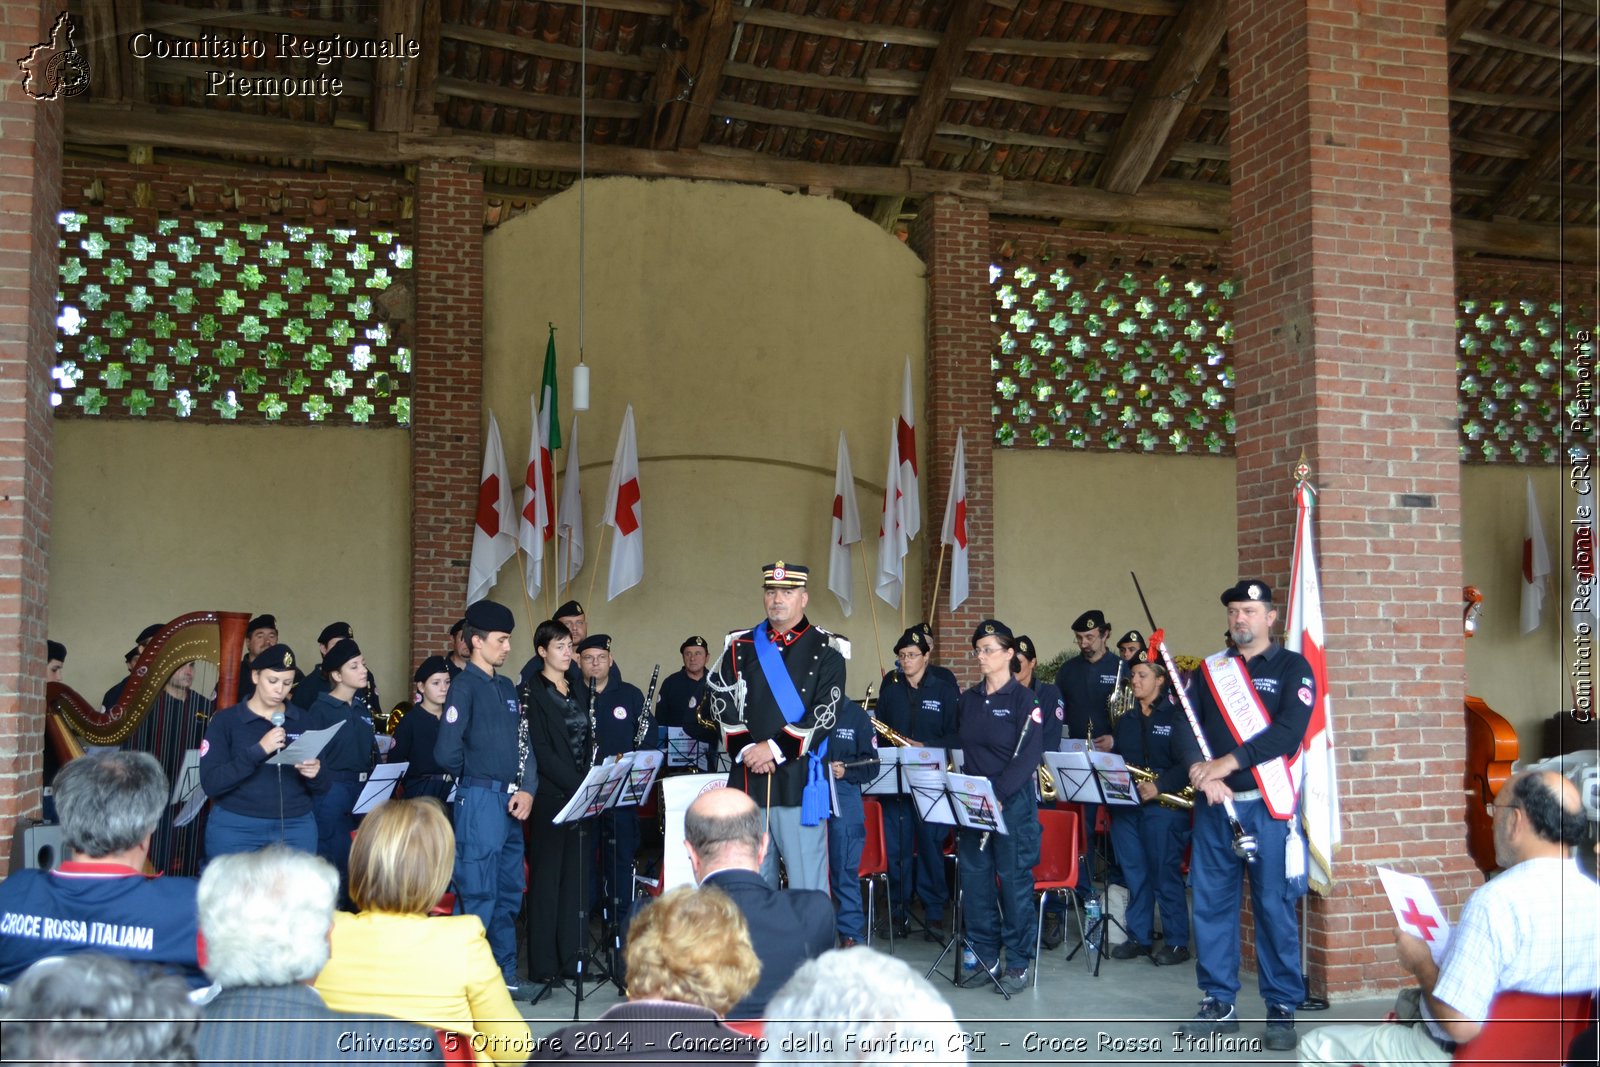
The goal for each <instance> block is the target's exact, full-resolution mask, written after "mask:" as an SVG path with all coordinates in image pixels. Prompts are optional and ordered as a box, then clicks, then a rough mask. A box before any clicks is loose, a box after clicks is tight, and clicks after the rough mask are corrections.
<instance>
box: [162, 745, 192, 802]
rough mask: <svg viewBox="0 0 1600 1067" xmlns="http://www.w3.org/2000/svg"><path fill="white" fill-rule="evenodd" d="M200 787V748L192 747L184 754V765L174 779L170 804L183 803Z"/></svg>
mask: <svg viewBox="0 0 1600 1067" xmlns="http://www.w3.org/2000/svg"><path fill="white" fill-rule="evenodd" d="M199 788H200V750H199V749H198V748H191V749H189V750H188V751H187V752H185V753H184V754H183V766H182V767H180V768H178V776H177V777H176V778H174V779H173V780H172V799H171V800H169V801H168V802H167V803H169V804H182V803H184V802H185V801H187V800H188V799H189V794H190V793H193V792H194V791H195V790H196V789H199Z"/></svg>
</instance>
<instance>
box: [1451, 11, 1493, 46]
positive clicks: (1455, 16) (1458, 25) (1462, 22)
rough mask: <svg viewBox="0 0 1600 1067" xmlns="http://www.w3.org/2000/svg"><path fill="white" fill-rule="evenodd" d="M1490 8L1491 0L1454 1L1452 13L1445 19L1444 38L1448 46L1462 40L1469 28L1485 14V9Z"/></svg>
mask: <svg viewBox="0 0 1600 1067" xmlns="http://www.w3.org/2000/svg"><path fill="white" fill-rule="evenodd" d="M1488 6H1489V0H1453V2H1452V3H1451V4H1450V13H1449V15H1447V16H1446V17H1445V22H1444V36H1445V42H1446V46H1447V47H1448V46H1449V45H1453V44H1455V43H1456V42H1457V41H1459V40H1461V35H1462V34H1463V33H1465V32H1466V30H1467V27H1468V26H1471V25H1472V24H1473V23H1474V22H1477V21H1478V16H1479V15H1481V14H1483V9H1484V8H1486V7H1488Z"/></svg>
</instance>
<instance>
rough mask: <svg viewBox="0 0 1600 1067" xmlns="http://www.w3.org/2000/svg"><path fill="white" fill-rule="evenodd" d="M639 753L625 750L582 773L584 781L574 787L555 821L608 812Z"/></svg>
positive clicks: (561, 821)
mask: <svg viewBox="0 0 1600 1067" xmlns="http://www.w3.org/2000/svg"><path fill="white" fill-rule="evenodd" d="M635 754H636V753H632V752H629V753H626V754H625V755H624V756H622V757H612V758H610V759H608V760H606V762H604V763H602V764H600V766H598V767H590V768H589V773H588V774H586V775H584V776H583V781H582V782H580V783H578V788H577V789H575V790H573V792H572V799H571V800H568V801H567V802H566V804H564V805H563V806H562V808H561V810H560V811H558V812H556V815H555V818H554V819H552V820H551V821H552V822H556V823H564V822H575V821H577V820H578V819H587V818H589V817H591V816H594V815H598V814H599V813H600V812H602V811H605V810H606V809H607V808H609V807H611V805H612V804H614V803H615V802H616V799H617V793H618V792H619V791H620V790H621V788H622V785H623V783H624V782H626V781H627V780H628V771H629V770H630V769H631V768H632V767H633V757H634V755H635Z"/></svg>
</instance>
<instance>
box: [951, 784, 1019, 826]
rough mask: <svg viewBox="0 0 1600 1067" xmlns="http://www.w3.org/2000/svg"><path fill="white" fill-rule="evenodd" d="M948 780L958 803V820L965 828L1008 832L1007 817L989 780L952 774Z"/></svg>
mask: <svg viewBox="0 0 1600 1067" xmlns="http://www.w3.org/2000/svg"><path fill="white" fill-rule="evenodd" d="M946 780H947V781H948V782H949V785H950V793H951V794H952V795H953V796H954V797H955V798H956V801H957V804H956V809H955V811H956V820H957V821H958V822H959V823H960V824H961V825H962V826H963V827H965V828H966V829H968V830H988V831H990V832H992V833H997V834H1004V833H1007V832H1008V831H1007V830H1006V819H1005V816H1004V815H1002V814H1001V812H1000V801H999V799H998V798H996V797H995V795H994V786H993V785H991V784H990V783H989V779H987V778H984V777H983V776H981V775H976V774H951V775H947V776H946Z"/></svg>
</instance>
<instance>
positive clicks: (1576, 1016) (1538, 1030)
mask: <svg viewBox="0 0 1600 1067" xmlns="http://www.w3.org/2000/svg"><path fill="white" fill-rule="evenodd" d="M1590 1001H1591V996H1590V994H1589V993H1569V994H1567V995H1566V996H1563V997H1556V996H1540V995H1538V994H1536V993H1515V992H1506V993H1499V994H1497V995H1496V996H1495V998H1494V1000H1493V1001H1491V1002H1490V1004H1489V1018H1488V1019H1487V1020H1486V1021H1485V1022H1484V1024H1483V1029H1482V1030H1480V1031H1478V1036H1477V1037H1475V1038H1473V1039H1472V1040H1471V1041H1468V1042H1466V1043H1465V1044H1463V1045H1461V1046H1460V1047H1459V1048H1457V1049H1456V1051H1455V1054H1454V1055H1453V1056H1451V1062H1452V1063H1471V1064H1473V1065H1474V1067H1527V1065H1528V1064H1530V1063H1565V1062H1567V1048H1568V1046H1570V1045H1571V1044H1572V1039H1573V1038H1575V1037H1577V1036H1578V1031H1580V1030H1582V1029H1583V1028H1584V1027H1585V1026H1588V1025H1589V1023H1590V1021H1591V1020H1593V1019H1594V1014H1593V1009H1592V1008H1591V1007H1590Z"/></svg>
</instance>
